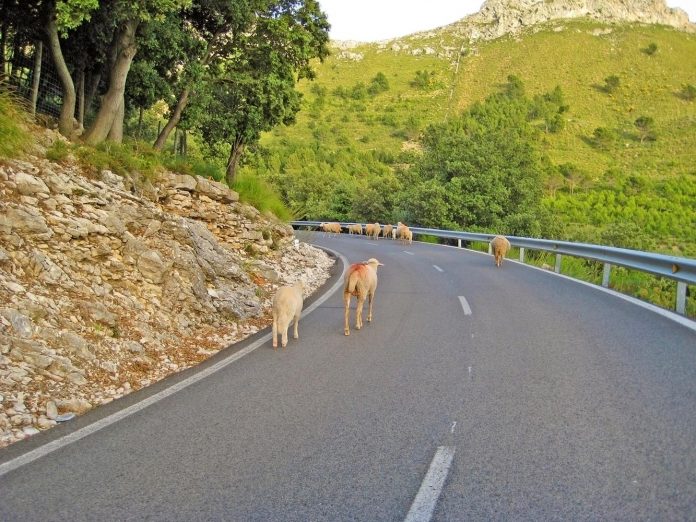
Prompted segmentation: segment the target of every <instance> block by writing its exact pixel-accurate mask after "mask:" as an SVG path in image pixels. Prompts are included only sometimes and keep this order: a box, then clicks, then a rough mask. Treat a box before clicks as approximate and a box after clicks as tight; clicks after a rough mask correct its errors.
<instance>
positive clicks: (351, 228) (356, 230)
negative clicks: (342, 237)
mask: <svg viewBox="0 0 696 522" xmlns="http://www.w3.org/2000/svg"><path fill="white" fill-rule="evenodd" d="M348 233H349V234H359V235H362V233H363V228H362V225H361V224H360V223H354V224H353V225H348Z"/></svg>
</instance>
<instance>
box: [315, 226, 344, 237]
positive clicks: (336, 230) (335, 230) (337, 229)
mask: <svg viewBox="0 0 696 522" xmlns="http://www.w3.org/2000/svg"><path fill="white" fill-rule="evenodd" d="M319 228H321V229H322V230H323V231H324V236H326V234H329V237H331V234H340V233H341V224H340V223H322V224H321V225H319Z"/></svg>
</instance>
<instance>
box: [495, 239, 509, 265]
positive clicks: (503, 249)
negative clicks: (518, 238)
mask: <svg viewBox="0 0 696 522" xmlns="http://www.w3.org/2000/svg"><path fill="white" fill-rule="evenodd" d="M491 251H492V252H493V257H494V259H495V266H497V267H499V266H500V265H502V264H503V259H505V256H506V255H507V253H508V252H509V251H510V241H508V240H507V238H506V237H504V236H495V237H494V238H493V239H491Z"/></svg>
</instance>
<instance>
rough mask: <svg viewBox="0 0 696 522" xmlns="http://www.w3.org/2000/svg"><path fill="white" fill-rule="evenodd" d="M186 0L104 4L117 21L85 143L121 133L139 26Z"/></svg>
mask: <svg viewBox="0 0 696 522" xmlns="http://www.w3.org/2000/svg"><path fill="white" fill-rule="evenodd" d="M188 4H190V0H113V1H112V2H111V3H108V4H107V6H106V7H105V8H109V9H110V14H111V17H112V19H113V20H115V21H116V23H117V30H116V32H115V34H114V38H113V42H112V45H111V50H110V52H111V54H112V56H113V57H114V59H113V61H112V65H111V69H110V71H109V87H108V89H107V91H106V93H105V94H104V97H103V98H102V102H101V106H100V107H99V112H98V113H97V116H96V118H95V119H94V122H93V123H92V126H91V127H90V128H89V130H88V131H87V132H86V133H85V135H84V140H85V141H86V142H87V143H91V144H95V143H99V142H101V141H103V140H105V139H107V138H109V139H111V140H114V141H117V142H119V141H121V139H122V137H123V117H124V114H125V90H126V79H127V77H128V71H129V70H130V67H131V63H132V62H133V58H134V57H135V53H136V52H137V38H136V31H137V29H138V27H139V26H140V25H141V24H143V23H150V22H152V21H156V20H158V19H160V18H162V17H164V16H166V15H167V14H168V13H170V12H173V11H177V10H179V9H181V8H183V7H186V6H187V5H188Z"/></svg>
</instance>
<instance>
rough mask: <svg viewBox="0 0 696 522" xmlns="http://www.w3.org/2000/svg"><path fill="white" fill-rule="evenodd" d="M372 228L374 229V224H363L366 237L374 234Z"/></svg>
mask: <svg viewBox="0 0 696 522" xmlns="http://www.w3.org/2000/svg"><path fill="white" fill-rule="evenodd" d="M374 228H375V224H374V223H366V224H365V235H366V236H367V237H372V236H373V234H374Z"/></svg>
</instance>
